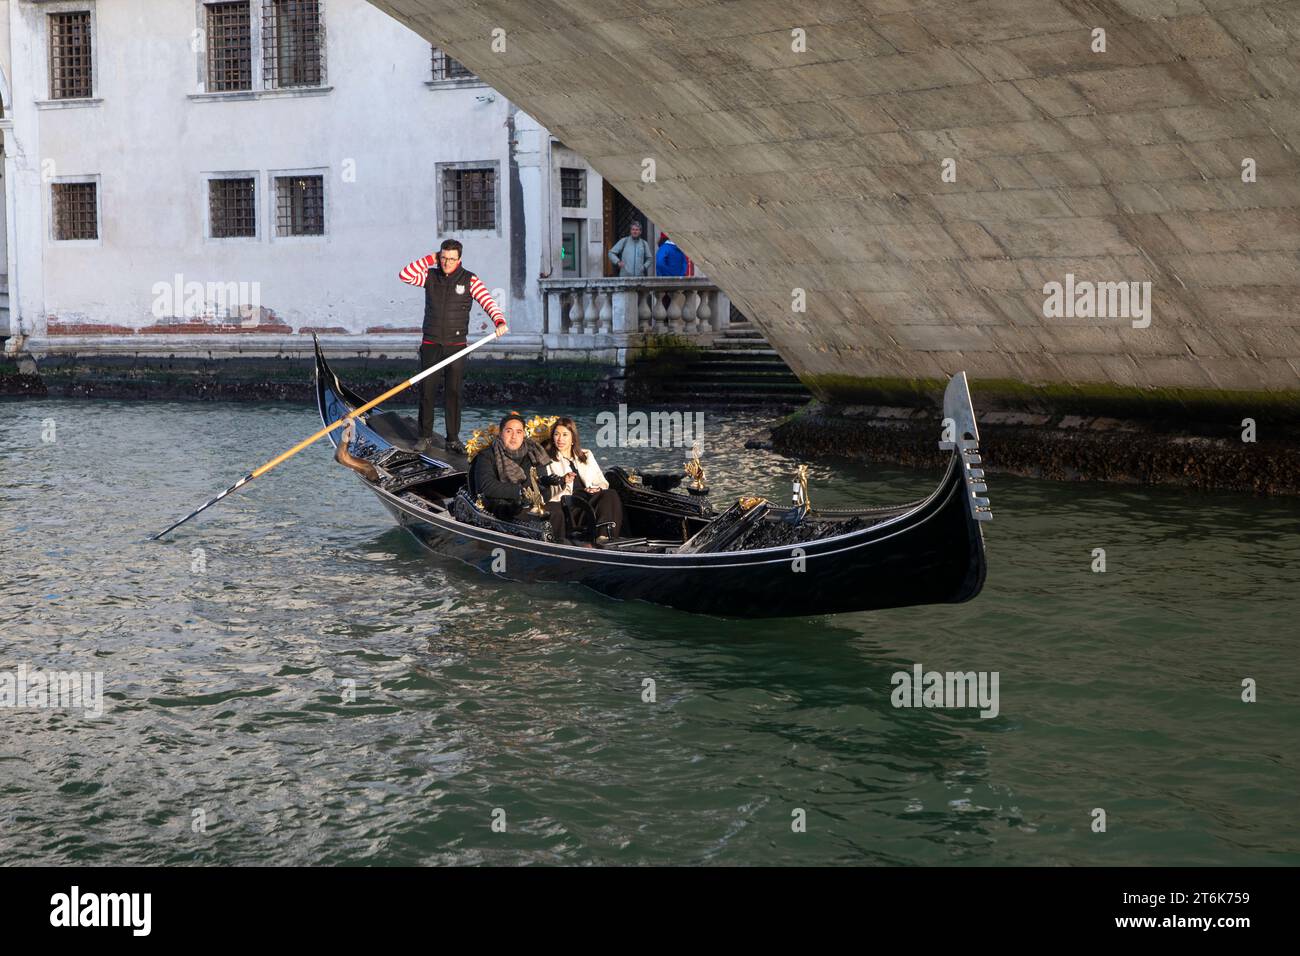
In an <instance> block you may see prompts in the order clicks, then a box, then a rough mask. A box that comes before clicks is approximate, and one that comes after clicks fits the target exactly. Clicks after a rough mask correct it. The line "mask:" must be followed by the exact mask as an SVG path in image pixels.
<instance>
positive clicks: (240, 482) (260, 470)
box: [152, 332, 497, 541]
mask: <svg viewBox="0 0 1300 956" xmlns="http://www.w3.org/2000/svg"><path fill="white" fill-rule="evenodd" d="M496 337H497V336H496V333H495V332H490V333H488V334H487V335H485V336H483V338H481V339H479V340H478V341H477V342H475V343H473V344H472V345H467V346H465V347H464V348H463V349H461V350H460V351H459V352H457V353H456V354H455V355H451V356H448V357H447V358H445V359H443V360H442V361H441V362H439V363H438V364H437V365H430V366H429V367H428V368H426V369H425V370H424V371H422V372H420V374H418V375H412V376H411V377H410V378H408V379H407V380H406V381H405V382H403V383H402V384H401V385H397V386H394V387H393V388H390V389H389V390H388V391H386V392H384V394H382V395H380V396H379V397H378V398H376V399H372V400H371V401H369V402H366V404H364V405H362V406H361V407H360V408H357V409H354V410H352V411H350V412H348V413H347V414H346V415H344V416H343V417H342V418H340V419H339V420H338V421H336V422H335V423H334V424H332V425H326V426H325V427H324V428H322V429H321V430H320V431H318V432H317V433H316V434H314V435H312V436H311V437H310V438H304V439H303V440H302V441H300V442H298V444H296V445H294V446H293V447H292V448H290V449H289V450H288V451H286V452H285V453H284V454H282V455H277V456H276V457H275V458H272V459H271V460H270V461H268V462H267V463H266V464H265V465H262V466H261V467H260V468H255V469H253V470H252V471H250V472H249V473H248V474H246V475H245V476H244V477H243V478H240V479H239V480H238V481H237V482H235V483H234V484H233V485H231V486H230V487H229V488H227V489H226V490H225V491H223V492H222V493H221V494H219V495H217V496H216V497H215V498H213V499H212V500H210V501H207V502H204V503H203V504H202V505H200V506H199V507H198V508H195V509H194V510H193V511H191V512H190V513H189V514H187V515H186V516H185V517H184V518H182V519H181V520H180V521H177V522H176V523H175V524H172V525H169V526H168V527H166V528H164V529H163V530H162V531H159V532H158V533H157V534H156V535H154V536H153V539H152V540H154V541H157V540H158V539H159V538H161V537H162V536H163V535H165V534H166V533H167V532H168V531H171V530H172V529H174V528H179V527H180V526H181V525H183V524H184V523H185V522H187V521H189V520H190V519H191V518H193V517H194V516H195V515H197V514H200V513H202V512H204V511H206V510H207V509H208V508H211V507H212V506H213V505H215V504H216V503H217V502H218V501H220V500H221V499H222V498H224V497H226V495H228V494H230V493H231V492H232V491H238V490H239V489H240V488H242V487H244V485H246V484H248V483H249V482H250V481H252V480H253V479H254V478H260V477H261V476H262V475H265V474H266V473H267V472H268V471H270V470H271V469H272V468H274V467H275V466H276V465H278V464H280V462H282V461H287V460H288V459H290V458H292V457H293V456H294V455H296V454H298V452H300V451H302V450H303V449H304V448H306V447H307V446H308V445H310V444H311V443H312V442H315V441H318V440H319V439H321V438H324V437H325V436H326V435H328V434H329V433H330V432H332V431H333V430H334V429H336V428H338V427H340V426H341V425H343V424H345V423H346V422H347V421H348V419H350V418H356V417H357V416H358V415H363V414H365V413H366V412H368V411H370V409H372V408H374V407H375V406H376V405H378V404H379V403H380V402H385V401H387V400H388V399H390V398H392V397H393V396H394V395H396V394H397V393H398V392H400V391H403V390H404V389H408V388H410V387H411V386H412V385H414V384H415V383H416V382H418V381H420V380H421V379H424V378H427V377H428V376H430V375H432V374H433V373H434V372H436V371H438V369H440V368H442V367H443V366H444V365H449V364H451V363H452V362H454V361H456V360H457V359H460V358H464V357H465V356H466V355H468V354H469V353H470V352H473V351H474V350H475V349H476V348H478V347H479V346H480V345H487V343H489V342H491V341H492V340H493V339H495V338H496Z"/></svg>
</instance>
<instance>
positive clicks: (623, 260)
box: [609, 222, 651, 278]
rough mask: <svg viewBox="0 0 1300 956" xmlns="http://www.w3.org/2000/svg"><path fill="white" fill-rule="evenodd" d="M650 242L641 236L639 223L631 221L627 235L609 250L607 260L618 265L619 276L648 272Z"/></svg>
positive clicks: (633, 275) (645, 274)
mask: <svg viewBox="0 0 1300 956" xmlns="http://www.w3.org/2000/svg"><path fill="white" fill-rule="evenodd" d="M650 260H651V253H650V243H648V242H646V241H645V240H644V239H642V238H641V223H639V222H634V223H632V227H631V229H630V230H629V231H628V235H626V236H624V237H623V238H622V239H620V240H619V241H618V242H616V243H614V245H613V246H612V247H611V248H610V250H609V261H610V262H612V263H613V264H614V265H616V266H618V274H619V277H620V278H627V277H640V276H647V275H649V274H650Z"/></svg>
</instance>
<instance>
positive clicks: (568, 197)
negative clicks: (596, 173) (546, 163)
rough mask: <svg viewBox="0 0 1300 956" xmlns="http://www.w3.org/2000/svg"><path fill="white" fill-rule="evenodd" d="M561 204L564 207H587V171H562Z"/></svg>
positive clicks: (564, 169) (563, 169) (562, 169)
mask: <svg viewBox="0 0 1300 956" xmlns="http://www.w3.org/2000/svg"><path fill="white" fill-rule="evenodd" d="M560 204H561V205H564V206H585V205H587V171H586V170H585V169H567V168H563V167H561V169H560Z"/></svg>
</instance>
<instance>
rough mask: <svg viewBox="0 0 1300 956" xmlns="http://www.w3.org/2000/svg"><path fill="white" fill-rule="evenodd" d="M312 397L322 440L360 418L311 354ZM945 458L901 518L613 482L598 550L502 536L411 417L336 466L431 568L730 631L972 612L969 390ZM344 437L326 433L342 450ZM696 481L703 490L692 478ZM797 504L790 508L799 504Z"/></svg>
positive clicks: (517, 525)
mask: <svg viewBox="0 0 1300 956" xmlns="http://www.w3.org/2000/svg"><path fill="white" fill-rule="evenodd" d="M316 394H317V402H318V405H319V409H320V416H321V421H322V422H323V423H324V424H326V425H328V424H330V423H331V422H334V421H336V420H338V419H339V418H341V417H343V416H344V415H346V414H347V413H348V412H349V411H350V410H352V409H354V408H357V407H360V406H361V405H363V404H365V399H363V398H361V397H360V396H359V395H357V394H356V393H355V392H354V391H352V390H351V389H349V388H348V387H347V386H345V385H344V384H343V383H342V382H340V381H339V379H338V376H337V375H335V373H334V372H333V371H332V370H331V369H330V367H329V364H328V362H326V360H325V356H324V354H323V353H322V351H321V348H320V343H319V342H318V343H317V344H316ZM944 418H945V422H944V426H945V427H946V428H947V431H946V432H945V433H944V434H943V435H942V438H943V440H941V441H940V448H943V449H950V450H951V451H952V456H951V457H950V458H949V460H948V465H947V470H946V472H945V474H944V477H943V480H942V481H941V482H940V483H939V487H938V488H937V489H936V490H935V491H934V493H933V494H931V495H929V496H928V497H926V498H924V499H922V500H920V501H916V502H912V503H910V504H905V505H897V506H893V507H880V508H864V509H858V510H852V511H834V510H827V509H821V508H815V507H810V505H809V504H808V502H807V500H806V499H804V500H802V501H798V502H795V503H792V504H790V505H785V506H782V505H778V504H776V503H774V502H769V501H766V500H764V499H762V498H759V497H742V498H740V499H738V500H737V501H735V502H727V503H724V502H716V503H715V502H713V501H712V500H711V499H710V496H709V495H708V494H707V489H702V488H697V487H693V485H692V484H690V483H687V484H686V487H685V488H683V487H682V485H683V483H684V482H685V476H684V475H670V474H638V473H637V472H636V471H635V470H632V469H627V468H622V467H617V466H615V467H607V468H606V469H605V473H606V477H607V478H608V480H609V483H610V488H611V489H612V490H613V491H615V492H616V493H617V494H618V495H619V497H620V498H621V499H622V503H623V510H624V516H625V518H624V526H623V529H622V534H621V535H620V536H619V537H618V538H615V539H613V540H611V541H609V542H606V543H603V544H602V545H601V546H597V547H588V546H584V543H581V542H580V543H567V542H560V541H554V540H551V532H550V527H549V523H548V522H547V521H546V519H545V518H542V517H534V516H532V515H530V514H528V513H527V512H525V513H524V514H523V515H521V516H520V517H519V518H518V519H517V520H513V521H505V520H501V519H499V518H497V517H495V516H493V515H492V514H490V513H488V512H487V511H485V510H484V509H483V507H482V502H481V501H479V500H476V499H475V496H474V495H473V493H472V489H470V488H468V487H467V475H468V470H469V462H468V460H467V459H466V458H465V457H464V456H463V455H456V454H452V453H451V452H448V451H445V450H442V451H434V452H433V453H423V454H421V453H417V452H416V451H415V450H414V449H413V447H412V446H413V445H414V443H415V439H416V437H417V435H416V432H415V428H414V425H413V423H412V422H411V420H410V419H409V418H405V417H402V416H399V415H397V414H396V413H394V412H380V411H378V410H376V411H372V412H370V413H368V414H366V415H363V416H361V417H359V418H358V419H357V423H356V429H355V436H354V437H353V440H352V442H351V444H350V445H349V447H348V448H347V449H345V451H347V452H349V453H350V454H351V456H352V457H353V458H354V459H356V460H358V461H360V462H366V463H370V464H372V465H374V466H376V469H375V470H377V471H378V474H377V475H376V474H374V472H373V470H372V469H369V468H367V469H366V470H367V471H368V472H371V473H372V477H371V478H366V477H363V476H362V475H358V478H359V479H360V480H362V481H363V482H364V483H365V484H366V486H367V487H369V489H370V490H371V491H372V492H374V494H375V496H376V497H377V498H378V499H379V500H380V501H381V502H382V503H383V505H384V507H385V508H387V509H388V510H389V512H391V513H392V515H393V517H394V518H395V519H396V520H397V523H398V524H399V525H401V526H402V527H403V528H405V529H406V530H407V531H409V532H410V533H411V534H412V535H413V536H414V537H415V539H416V540H417V541H418V542H419V543H420V544H421V545H423V546H424V547H425V548H427V549H428V550H429V551H432V552H433V553H434V554H437V555H442V556H445V557H449V558H455V559H458V560H460V561H462V562H464V563H466V564H469V565H472V566H474V567H475V568H478V569H479V570H481V571H483V572H484V573H486V574H489V575H492V576H495V577H497V578H501V579H504V580H508V581H517V582H534V581H555V582H570V583H574V584H580V585H584V586H585V587H587V588H590V589H591V590H593V591H597V592H599V593H600V594H603V595H607V596H608V597H611V598H617V599H621V600H640V601H647V602H650V603H653V604H659V605H665V606H668V607H672V608H677V609H678V610H682V611H688V612H693V613H699V614H710V615H717V616H723V617H742V618H759V617H797V616H805V615H815V614H837V613H843V612H850V611H872V610H880V609H885V608H895V607H906V606H909V605H918V604H942V603H958V602H962V601H969V600H970V599H971V598H973V597H975V596H976V595H977V594H979V592H980V589H981V588H982V587H983V585H984V576H985V571H986V563H985V556H984V537H983V534H982V531H981V524H982V522H984V521H986V520H988V519H990V518H991V517H992V513H991V512H990V510H989V504H988V499H987V498H985V497H982V496H981V495H982V493H983V492H985V491H986V487H985V485H984V481H983V471H982V470H981V469H980V468H979V467H978V466H979V465H980V464H981V461H980V455H979V433H978V431H977V429H976V424H975V414H974V410H973V409H972V407H971V401H970V392H969V390H968V387H967V383H966V375H965V373H964V372H959V373H958V374H956V375H954V376H953V378H952V379H951V381H950V382H949V383H948V387H947V390H946V392H945V395H944ZM340 435H341V432H340V431H335V432H331V433H330V440H331V441H332V442H334V444H335V446H336V450H337V444H338V442H339V441H340V440H341V438H340ZM697 477H698V476H697ZM796 497H797V496H796Z"/></svg>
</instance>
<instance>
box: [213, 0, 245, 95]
mask: <svg viewBox="0 0 1300 956" xmlns="http://www.w3.org/2000/svg"><path fill="white" fill-rule="evenodd" d="M207 13H208V24H207V26H208V85H207V88H208V90H209V91H210V92H220V91H223V90H251V89H252V88H253V27H252V8H251V7H250V6H249V3H248V0H243V2H242V3H209V4H207Z"/></svg>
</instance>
